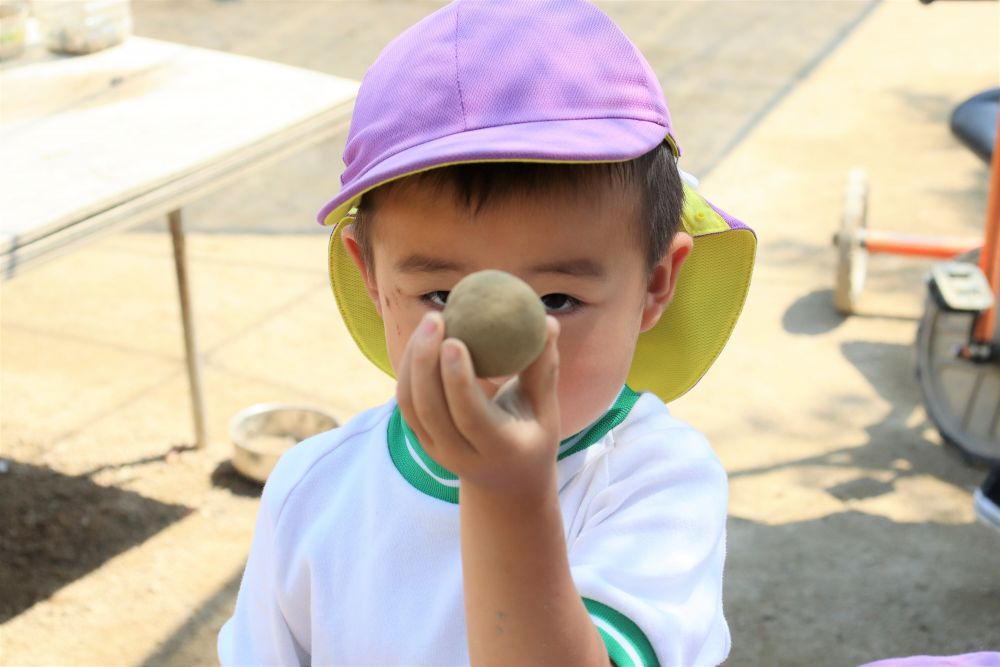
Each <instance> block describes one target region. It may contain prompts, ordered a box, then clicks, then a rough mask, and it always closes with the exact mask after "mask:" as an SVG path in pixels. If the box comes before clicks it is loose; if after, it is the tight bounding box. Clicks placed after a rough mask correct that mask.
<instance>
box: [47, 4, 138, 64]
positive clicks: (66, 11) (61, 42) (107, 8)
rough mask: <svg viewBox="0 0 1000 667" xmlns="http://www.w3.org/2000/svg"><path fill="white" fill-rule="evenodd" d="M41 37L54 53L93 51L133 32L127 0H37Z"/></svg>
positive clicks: (122, 38)
mask: <svg viewBox="0 0 1000 667" xmlns="http://www.w3.org/2000/svg"><path fill="white" fill-rule="evenodd" d="M32 8H33V11H34V14H35V18H37V19H38V23H39V25H40V29H41V35H42V41H43V42H45V47H46V48H47V49H48V50H49V51H53V52H55V53H73V54H82V53H93V52H94V51H100V50H101V49H106V48H108V47H110V46H115V45H116V44H121V43H122V42H123V41H125V38H126V37H128V36H129V35H131V34H132V10H131V8H130V6H129V1H128V0H35V1H34V3H32Z"/></svg>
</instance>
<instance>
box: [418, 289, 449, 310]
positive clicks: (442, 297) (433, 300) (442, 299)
mask: <svg viewBox="0 0 1000 667" xmlns="http://www.w3.org/2000/svg"><path fill="white" fill-rule="evenodd" d="M422 298H423V300H424V301H426V302H427V303H429V304H431V305H432V306H434V307H435V308H444V305H445V304H446V303H448V292H447V291H445V290H437V291H435V292H428V293H427V294H425V295H424V296H423V297H422Z"/></svg>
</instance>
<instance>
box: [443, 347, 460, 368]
mask: <svg viewBox="0 0 1000 667" xmlns="http://www.w3.org/2000/svg"><path fill="white" fill-rule="evenodd" d="M458 359H459V354H458V348H457V347H455V346H454V345H444V346H442V347H441V360H442V361H443V362H444V363H446V364H449V365H451V366H457V365H458Z"/></svg>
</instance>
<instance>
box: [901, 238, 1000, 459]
mask: <svg viewBox="0 0 1000 667" xmlns="http://www.w3.org/2000/svg"><path fill="white" fill-rule="evenodd" d="M955 261H959V262H968V263H976V262H978V261H979V251H978V250H974V251H972V252H969V253H965V254H963V255H961V256H959V257H957V258H956V260H955ZM974 323H975V313H969V312H954V311H950V310H946V309H945V308H943V307H942V306H941V305H940V304H939V303H938V300H937V299H936V298H935V297H934V295H933V294H930V293H928V295H927V302H926V305H925V307H924V314H923V317H922V318H921V319H920V324H919V326H918V327H917V378H918V379H919V381H920V390H921V393H922V394H923V397H924V406H925V407H926V409H927V413H928V415H929V416H930V418H931V420H932V421H933V422H934V425H935V426H936V427H937V429H938V432H939V433H940V434H941V437H942V438H943V439H944V440H945V442H947V443H949V444H951V445H954V446H955V447H957V448H958V449H959V450H960V451H961V452H962V455H963V456H964V457H965V458H966V459H967V460H971V461H977V462H982V463H986V464H988V465H991V466H1000V362H998V361H997V360H996V359H994V360H993V361H990V362H982V361H979V362H977V361H970V360H968V359H962V358H961V357H959V356H958V355H957V354H956V351H957V350H958V348H960V347H961V346H963V345H965V344H967V343H968V342H969V337H970V335H971V333H972V326H973V324H974ZM998 342H1000V339H998Z"/></svg>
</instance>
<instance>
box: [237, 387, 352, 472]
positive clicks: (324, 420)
mask: <svg viewBox="0 0 1000 667" xmlns="http://www.w3.org/2000/svg"><path fill="white" fill-rule="evenodd" d="M338 425H339V424H338V423H337V420H336V418H334V417H333V415H331V414H329V413H327V412H324V411H323V410H320V409H319V408H313V407H307V406H301V405H288V404H283V403H258V404H256V405H251V406H250V407H249V408H247V409H246V410H242V411H241V412H239V413H238V414H237V415H236V416H235V417H233V419H232V421H231V422H230V424H229V436H230V438H231V439H232V441H233V458H232V461H233V467H234V468H236V470H237V471H238V472H239V473H240V474H242V475H244V476H246V477H249V478H250V479H253V480H256V481H258V482H265V481H267V476H268V475H270V474H271V470H273V469H274V465H275V464H276V463H277V462H278V459H279V458H281V455H282V454H284V453H285V452H286V451H287V450H289V449H291V448H292V447H294V446H295V445H297V444H298V443H300V442H302V441H303V440H305V439H306V438H309V437H311V436H314V435H316V434H317V433H323V432H324V431H329V430H330V429H332V428H336V427H337V426H338Z"/></svg>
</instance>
